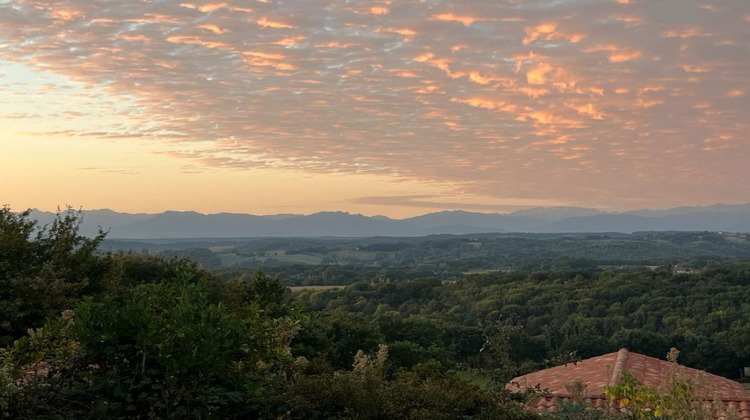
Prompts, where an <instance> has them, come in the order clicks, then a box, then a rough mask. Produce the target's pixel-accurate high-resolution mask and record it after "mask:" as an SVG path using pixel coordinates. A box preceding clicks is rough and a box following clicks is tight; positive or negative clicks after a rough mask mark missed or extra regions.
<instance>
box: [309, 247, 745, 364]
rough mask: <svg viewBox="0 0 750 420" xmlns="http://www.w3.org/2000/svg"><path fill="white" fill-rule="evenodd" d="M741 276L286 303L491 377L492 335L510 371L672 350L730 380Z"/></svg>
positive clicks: (333, 296) (408, 290)
mask: <svg viewBox="0 0 750 420" xmlns="http://www.w3.org/2000/svg"><path fill="white" fill-rule="evenodd" d="M748 273H750V271H748V270H747V268H746V264H745V263H744V262H742V261H733V262H728V263H723V264H721V265H715V266H709V267H707V268H706V269H704V270H702V271H700V272H697V273H671V272H667V271H654V270H650V269H646V268H643V269H640V270H614V269H608V270H599V271H593V272H587V271H567V270H566V271H556V272H535V273H531V274H528V273H504V274H476V275H469V276H466V277H464V278H463V279H461V280H459V281H456V282H441V281H437V280H435V279H420V280H415V281H404V282H397V283H387V282H386V283H365V282H360V283H356V284H353V285H350V286H347V287H344V288H340V289H335V290H309V291H303V292H301V293H299V294H298V296H297V297H296V299H297V300H298V301H299V302H301V303H302V304H304V305H305V307H306V308H307V309H308V310H309V311H310V312H311V313H312V314H315V313H326V314H329V313H336V314H337V315H336V316H337V317H342V316H343V315H340V313H344V312H346V313H350V314H354V315H355V316H357V317H359V318H361V319H362V320H363V321H364V322H367V321H370V322H372V323H373V324H372V328H373V329H374V331H371V332H369V333H368V335H369V336H372V337H377V336H378V335H381V336H383V337H385V341H384V342H385V343H386V344H389V345H393V344H395V343H397V342H399V343H401V344H399V345H398V346H399V347H401V348H406V347H407V346H408V347H409V348H410V349H412V350H410V352H409V353H410V355H417V354H423V355H427V354H429V355H430V356H425V357H426V358H422V359H419V362H425V361H427V360H428V359H429V358H435V359H438V360H441V361H443V362H445V363H447V364H448V365H450V366H461V367H474V368H480V367H485V368H492V369H496V367H491V366H490V365H491V364H492V363H495V364H497V363H498V361H499V360H500V359H499V358H498V357H499V356H498V355H496V356H493V357H492V358H488V357H484V356H483V353H480V352H479V350H480V349H481V348H482V346H483V345H485V344H486V340H487V339H488V338H491V337H492V336H493V334H494V332H493V328H489V327H490V326H493V325H495V326H497V327H498V328H499V327H501V326H502V327H503V328H506V330H507V331H506V332H507V333H511V332H512V334H511V335H512V340H510V336H509V341H508V342H507V343H506V344H502V343H501V342H500V341H498V342H496V344H497V345H501V344H502V345H503V346H506V347H507V346H510V349H509V350H508V352H507V354H508V356H509V357H510V358H511V359H512V360H510V362H512V365H513V369H516V370H517V371H519V372H520V370H518V369H517V368H522V367H523V366H524V365H526V366H531V365H530V364H529V362H532V363H533V364H535V366H536V367H544V366H547V365H550V364H552V363H554V360H555V359H559V358H562V359H566V358H570V357H571V353H575V355H574V357H578V358H587V357H593V356H596V355H600V354H604V353H609V352H613V351H617V350H618V349H619V348H621V347H627V348H628V349H630V350H632V351H635V352H638V353H642V354H646V355H649V356H652V357H661V356H662V355H663V354H665V353H666V352H667V351H668V350H669V348H670V347H673V346H674V347H679V348H681V349H682V350H683V351H684V355H685V356H684V359H683V362H684V363H685V364H686V365H687V366H691V367H695V368H698V369H702V370H706V371H709V372H711V373H716V374H719V375H724V376H728V377H732V376H735V375H737V373H738V372H739V371H740V368H741V367H743V366H748V365H750V345H749V344H748V343H750V329H749V328H748V327H747V326H748V325H750V310H748V309H749V308H750V307H748V302H750V281H745V280H743V279H748V278H750V277H748V276H749V275H750V274H748ZM511 329H512V331H511ZM303 334H304V333H303ZM405 342H409V343H413V344H414V345H412V344H403V343H405ZM415 346H416V347H415ZM496 348H498V347H496ZM488 349H489V348H488ZM437 350H441V351H437ZM501 353H502V352H501ZM305 355H307V354H305ZM351 355H352V354H349V355H348V356H347V357H351ZM410 357H411V356H410ZM414 360H416V359H414ZM505 365H507V366H510V365H511V364H509V363H505Z"/></svg>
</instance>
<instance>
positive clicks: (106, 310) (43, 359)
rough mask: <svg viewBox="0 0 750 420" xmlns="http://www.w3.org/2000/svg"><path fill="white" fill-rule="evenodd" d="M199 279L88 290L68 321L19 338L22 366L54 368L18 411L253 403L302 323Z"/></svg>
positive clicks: (135, 410)
mask: <svg viewBox="0 0 750 420" xmlns="http://www.w3.org/2000/svg"><path fill="white" fill-rule="evenodd" d="M191 280H192V279H189V278H185V277H183V278H177V279H173V280H171V281H166V282H163V283H160V284H145V285H140V286H137V287H135V288H133V289H131V290H129V291H127V292H125V293H123V294H122V295H119V296H104V297H101V298H87V299H85V300H84V301H83V302H82V303H81V304H79V305H78V306H77V307H76V309H75V322H74V323H72V324H71V327H70V328H69V329H68V328H65V329H63V328H60V327H59V324H60V322H59V320H51V321H50V322H49V323H48V324H47V325H46V326H45V327H44V328H42V329H41V330H40V331H39V332H37V333H36V334H35V335H34V336H32V337H31V338H29V339H24V340H19V341H17V342H16V345H15V346H14V347H13V349H12V350H11V354H12V355H13V357H14V359H15V362H16V364H17V366H22V365H23V366H35V365H39V364H40V363H44V364H45V365H47V366H54V367H55V368H54V370H49V371H48V372H46V373H44V374H39V375H34V377H33V380H31V381H29V382H28V383H27V384H24V390H23V391H24V392H25V393H26V394H27V395H28V396H29V398H27V399H25V400H23V399H21V400H20V401H17V403H16V407H15V409H16V414H18V415H19V416H24V417H26V416H29V417H33V416H38V415H43V413H45V412H52V411H54V410H60V409H61V408H64V410H63V412H65V413H66V416H67V415H71V414H74V415H75V416H77V417H78V416H81V417H84V416H94V417H99V418H102V417H106V418H110V417H119V416H128V417H142V418H146V417H150V418H153V417H158V418H185V417H189V418H205V417H216V416H222V417H223V416H226V415H233V414H238V413H241V412H243V411H245V410H246V409H247V408H246V402H247V401H248V400H249V399H251V398H252V397H253V396H254V395H258V394H259V393H260V392H261V391H262V383H263V382H264V379H263V376H264V375H269V374H274V373H275V369H276V368H277V367H278V366H280V365H281V364H283V362H284V360H287V359H288V358H289V347H288V344H289V341H290V340H291V337H292V336H293V335H294V332H295V331H296V329H297V326H296V322H295V320H294V319H292V318H267V317H265V316H264V315H263V314H262V312H261V311H260V310H258V309H257V307H253V306H252V305H250V306H249V307H245V308H241V309H242V310H241V311H240V310H239V309H240V308H238V307H236V306H235V307H234V308H230V307H229V306H227V305H223V304H222V303H221V302H212V301H211V298H210V294H209V293H207V292H206V290H205V288H204V287H203V286H201V285H200V284H196V283H194V282H191ZM240 314H241V316H238V315H240ZM38 337H41V339H37V338H38ZM71 340H74V341H71ZM30 350H34V351H31V352H30ZM31 354H33V355H34V357H33V358H30V356H29V355H31Z"/></svg>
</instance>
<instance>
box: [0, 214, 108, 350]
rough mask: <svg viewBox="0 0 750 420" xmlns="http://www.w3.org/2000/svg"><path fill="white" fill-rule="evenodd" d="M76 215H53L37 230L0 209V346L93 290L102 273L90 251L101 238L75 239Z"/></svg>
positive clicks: (78, 218)
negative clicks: (49, 222) (53, 216)
mask: <svg viewBox="0 0 750 420" xmlns="http://www.w3.org/2000/svg"><path fill="white" fill-rule="evenodd" d="M81 217H82V216H81V212H80V211H74V210H72V209H71V208H68V209H67V211H65V212H58V214H57V217H56V218H55V220H54V221H53V222H52V225H50V226H42V227H40V226H37V224H36V222H35V221H33V220H31V218H30V211H28V210H27V211H25V212H22V213H13V212H11V211H10V208H8V207H3V208H2V209H0V345H7V344H9V343H10V342H12V340H14V339H17V338H20V337H22V336H23V335H24V334H25V333H26V330H28V329H29V328H38V327H40V326H42V324H43V323H44V320H45V319H46V318H47V317H51V316H57V315H59V314H60V313H61V312H62V311H63V310H65V309H70V308H71V307H72V306H73V305H74V304H75V302H77V301H78V300H79V299H80V297H81V296H83V295H84V294H86V293H90V292H91V291H92V290H94V289H96V288H97V287H98V284H97V280H98V279H100V278H101V273H102V271H103V270H105V267H104V266H103V264H101V260H100V259H99V258H98V257H97V256H96V255H95V251H96V249H97V247H98V246H99V244H100V243H101V241H102V240H103V239H104V236H105V233H104V232H101V231H100V232H99V235H97V236H96V237H94V238H87V237H85V236H82V235H79V234H78V227H79V226H80V223H81V220H82V219H81Z"/></svg>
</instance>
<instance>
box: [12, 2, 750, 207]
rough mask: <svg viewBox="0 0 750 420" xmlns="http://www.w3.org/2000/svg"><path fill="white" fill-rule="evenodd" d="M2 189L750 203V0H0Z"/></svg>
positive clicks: (178, 201)
mask: <svg viewBox="0 0 750 420" xmlns="http://www.w3.org/2000/svg"><path fill="white" fill-rule="evenodd" d="M0 133H2V136H1V137H0V142H1V143H0V144H1V145H2V147H1V148H0V167H1V168H2V171H0V198H1V200H2V203H0V204H8V205H10V206H11V208H12V209H14V210H21V209H24V208H27V207H34V208H40V209H44V210H52V209H54V208H56V207H57V206H65V205H66V204H69V205H73V206H75V207H83V208H85V209H97V208H105V207H106V208H111V209H113V210H117V211H126V212H149V213H154V212H161V211H164V210H168V209H171V210H195V211H200V212H204V213H216V212H242V213H253V214H273V213H312V212H316V211H324V210H344V211H349V212H356V213H363V214H367V215H374V214H385V215H388V216H392V217H406V216H412V215H417V214H423V213H427V212H431V211H439V210H453V209H464V210H470V211H485V212H494V211H501V212H506V211H512V210H514V209H520V208H526V207H531V206H583V207H595V208H599V209H602V210H630V209H640V208H668V207H674V206H680V205H708V204H715V203H720V202H721V203H745V202H750V1H748V0H715V1H711V0H454V1H450V0H443V1H440V0H424V1H417V0H414V1H412V0H409V1H406V0H403V1H398V0H392V1H357V0H351V1H346V0H265V1H261V0H254V1H226V2H204V1H194V0H184V1H180V0H175V1H172V0H164V1H159V0H150V1H149V0H122V1H102V0H70V1H28V0H10V1H8V0H0Z"/></svg>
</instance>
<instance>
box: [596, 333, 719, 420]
mask: <svg viewBox="0 0 750 420" xmlns="http://www.w3.org/2000/svg"><path fill="white" fill-rule="evenodd" d="M678 354H679V352H678V351H677V349H675V348H672V349H671V350H670V352H669V353H668V354H667V359H668V360H669V361H670V362H671V363H672V366H673V369H672V371H671V372H669V378H668V380H667V381H666V383H664V384H663V385H662V386H660V387H659V388H657V387H652V386H647V385H644V384H643V383H642V382H640V381H638V380H637V379H635V378H634V377H633V375H631V374H630V373H629V372H623V373H622V378H621V380H620V382H619V383H618V384H616V385H612V386H608V387H605V389H604V393H605V395H606V396H607V399H609V400H611V401H612V402H613V403H614V404H615V406H620V407H623V408H625V410H626V411H627V413H628V415H629V417H630V418H631V419H633V420H649V419H681V420H712V419H714V418H716V416H715V415H714V413H719V414H720V416H721V417H722V418H727V416H728V415H729V416H730V417H731V414H732V413H728V412H727V408H726V407H724V404H723V403H721V400H720V399H719V398H718V397H715V396H713V395H711V390H710V389H708V386H707V385H705V384H703V383H701V382H700V378H699V377H698V378H687V377H680V376H678V375H677V374H676V369H674V367H676V366H677V355H678ZM705 398H708V399H710V400H712V401H713V402H714V403H713V404H711V405H706V404H704V402H703V401H702V399H705Z"/></svg>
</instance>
